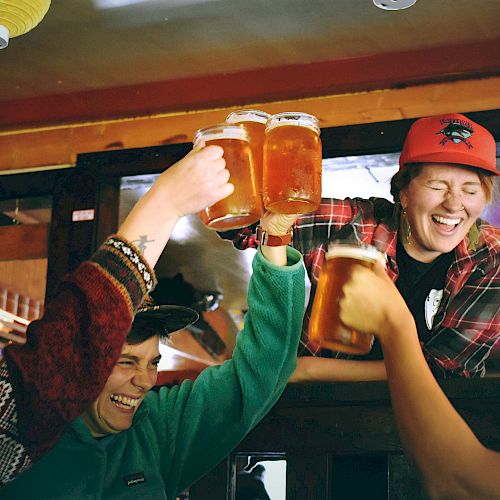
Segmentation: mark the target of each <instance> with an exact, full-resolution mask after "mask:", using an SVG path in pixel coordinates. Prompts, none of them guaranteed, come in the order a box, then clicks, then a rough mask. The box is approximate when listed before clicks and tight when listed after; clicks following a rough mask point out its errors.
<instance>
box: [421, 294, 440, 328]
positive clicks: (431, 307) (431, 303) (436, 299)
mask: <svg viewBox="0 0 500 500" xmlns="http://www.w3.org/2000/svg"><path fill="white" fill-rule="evenodd" d="M442 298H443V290H434V289H432V290H431V291H430V292H429V295H428V296H427V298H426V299H425V305H424V311H425V323H426V325H427V328H428V329H429V330H431V329H432V323H433V322H434V316H435V315H436V313H437V310H438V307H439V304H441V299H442Z"/></svg>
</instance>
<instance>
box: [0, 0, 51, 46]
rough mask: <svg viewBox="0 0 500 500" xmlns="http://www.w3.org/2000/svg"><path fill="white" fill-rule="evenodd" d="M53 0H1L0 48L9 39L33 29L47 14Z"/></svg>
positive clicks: (7, 43)
mask: <svg viewBox="0 0 500 500" xmlns="http://www.w3.org/2000/svg"><path fill="white" fill-rule="evenodd" d="M50 1H51V0H2V1H0V49H4V48H5V47H7V45H9V39H10V38H14V37H16V36H20V35H24V34H25V33H28V31H30V30H32V29H33V28H34V27H35V26H36V25H37V24H38V23H39V22H40V21H41V20H42V19H43V17H44V16H45V14H47V11H48V10H49V7H50Z"/></svg>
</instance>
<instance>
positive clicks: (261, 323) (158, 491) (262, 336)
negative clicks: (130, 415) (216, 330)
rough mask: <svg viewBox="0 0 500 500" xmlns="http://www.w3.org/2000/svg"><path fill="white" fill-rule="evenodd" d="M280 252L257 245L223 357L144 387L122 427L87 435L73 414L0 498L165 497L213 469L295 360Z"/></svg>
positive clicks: (296, 273)
mask: <svg viewBox="0 0 500 500" xmlns="http://www.w3.org/2000/svg"><path fill="white" fill-rule="evenodd" d="M287 252H288V264H289V265H288V266H286V267H279V266H275V265H273V264H270V263H269V262H268V261H266V259H265V258H264V257H263V255H262V254H261V251H260V250H259V251H258V252H257V254H256V256H255V258H254V261H253V275H252V277H251V280H250V284H249V290H248V305H249V308H248V313H247V314H246V316H245V322H244V328H243V330H242V331H241V332H240V333H239V335H238V339H237V343H236V348H235V350H234V353H233V357H232V359H230V360H228V361H226V362H224V363H223V364H222V365H220V366H214V367H210V368H206V369H205V370H203V372H202V373H201V374H200V375H199V376H198V378H197V379H196V380H195V381H194V382H192V381H190V380H186V381H184V382H183V383H182V384H180V385H178V386H175V387H172V388H166V387H162V388H161V389H160V391H159V392H154V391H152V392H150V393H149V394H148V395H147V397H146V398H145V400H144V401H143V403H142V405H141V406H140V407H139V409H138V410H137V413H136V416H135V417H134V422H133V425H132V427H131V428H130V429H128V430H126V431H123V432H120V433H118V434H114V435H109V436H106V437H104V438H102V439H94V438H93V437H92V436H91V435H90V433H89V431H88V429H87V427H86V425H85V424H84V423H83V421H82V420H81V419H80V418H79V419H77V420H76V421H75V422H74V423H73V424H72V425H71V427H70V428H69V429H68V431H67V432H66V433H65V435H64V437H63V438H62V439H61V441H60V442H59V443H58V444H57V445H56V446H55V448H54V449H53V450H52V451H50V452H49V453H48V454H47V455H46V456H45V457H43V458H42V459H41V460H40V461H39V462H37V463H36V464H34V466H33V467H32V468H31V469H30V470H29V471H27V472H26V473H24V474H23V475H21V476H20V477H19V478H18V479H16V480H15V481H13V482H12V483H10V484H8V485H6V486H4V487H2V488H1V489H0V498H1V499H2V500H8V499H11V500H21V499H29V500H34V499H36V500H42V499H50V500H54V499H71V500H82V499H96V500H97V499H103V498H106V499H107V498H110V499H125V498H131V499H132V498H133V499H141V500H144V499H155V500H158V499H168V500H171V499H175V495H176V493H178V492H180V491H182V490H183V489H184V488H186V487H187V486H189V485H190V484H192V483H193V482H195V481H196V480H197V479H199V478H200V477H201V476H203V475H204V474H205V473H206V472H208V471H209V470H210V469H212V468H213V467H214V466H215V465H216V464H217V463H219V462H220V461H221V460H222V459H223V458H224V457H225V456H226V455H227V454H228V453H230V452H231V450H232V449H233V448H234V447H235V446H236V445H237V444H238V443H239V442H240V441H241V440H242V438H243V437H244V436H245V435H246V434H247V433H248V432H249V431H250V430H251V429H252V428H253V427H254V426H255V425H256V424H257V422H259V420H261V419H262V417H263V416H264V415H265V414H266V412H267V411H268V410H269V409H270V408H271V407H272V406H273V405H274V403H275V402H276V401H277V399H278V398H279V396H280V395H281V393H282V391H283V390H284V388H285V386H286V383H287V380H288V378H289V377H290V375H291V374H292V372H293V370H294V368H295V366H296V354H297V348H298V342H299V337H300V331H301V326H302V318H303V314H304V300H305V282H304V267H303V264H302V258H301V255H300V254H299V253H298V252H297V251H296V250H294V249H292V248H290V247H289V248H288V249H287Z"/></svg>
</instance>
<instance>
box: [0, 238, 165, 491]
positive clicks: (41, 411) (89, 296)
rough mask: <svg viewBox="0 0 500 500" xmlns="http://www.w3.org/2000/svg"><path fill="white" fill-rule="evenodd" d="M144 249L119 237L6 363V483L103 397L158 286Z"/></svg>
mask: <svg viewBox="0 0 500 500" xmlns="http://www.w3.org/2000/svg"><path fill="white" fill-rule="evenodd" d="M155 279H156V278H155V276H154V272H153V271H152V269H150V267H149V266H148V264H147V263H146V262H145V261H144V260H143V258H142V257H141V255H140V253H139V251H138V250H137V249H136V248H135V247H134V246H133V245H131V244H130V243H128V242H126V241H124V240H123V239H121V238H120V237H118V236H114V237H111V238H110V239H109V240H108V241H107V242H106V243H105V244H104V245H102V246H101V247H100V248H99V250H98V251H97V252H96V253H95V255H94V256H93V257H92V259H90V260H89V261H87V262H84V263H82V264H81V265H80V266H79V267H78V268H77V269H76V271H75V272H74V273H72V274H70V275H68V276H67V277H66V278H65V279H64V280H63V281H62V282H61V284H60V286H59V289H58V292H57V295H56V297H55V298H54V300H52V301H51V303H50V304H48V305H47V307H46V309H45V313H44V316H43V317H42V318H41V319H39V320H36V321H33V322H31V323H30V325H29V326H28V331H27V342H26V344H25V345H22V346H21V345H11V346H9V347H7V348H6V349H5V351H4V360H3V362H2V364H1V365H0V483H6V482H8V481H11V480H13V479H14V478H15V477H16V476H17V475H18V474H20V473H21V472H23V470H25V469H26V468H27V467H28V466H29V465H30V463H31V462H32V461H34V460H36V459H38V458H39V457H40V456H41V455H42V454H43V453H44V452H46V451H47V450H48V449H50V448H51V447H52V446H53V445H54V444H55V443H56V442H57V440H58V439H59V438H60V437H61V436H62V434H63V432H64V430H65V428H66V426H67V425H68V424H69V423H70V422H71V421H73V420H74V419H75V418H77V417H78V416H79V415H80V414H81V412H82V411H83V410H84V409H85V408H86V407H87V406H88V405H89V404H90V403H91V402H92V401H94V399H95V398H96V397H97V396H98V395H99V393H100V391H101V390H102V387H103V386H104V384H105V383H106V380H107V378H108V376H109V373H110V372H111V370H112V368H113V366H114V364H115V362H116V359H117V357H118V356H119V354H120V352H121V348H122V345H123V341H124V339H125V336H126V335H127V333H128V331H129V329H130V325H131V323H132V320H133V316H134V313H135V310H136V308H137V307H138V306H139V305H140V303H141V302H142V299H143V297H144V295H145V294H146V293H147V292H148V291H149V290H150V289H151V288H152V287H153V286H154V284H155Z"/></svg>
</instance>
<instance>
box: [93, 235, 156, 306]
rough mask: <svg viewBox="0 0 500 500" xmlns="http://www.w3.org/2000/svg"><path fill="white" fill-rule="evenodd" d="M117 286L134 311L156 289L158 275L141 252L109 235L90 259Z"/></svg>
mask: <svg viewBox="0 0 500 500" xmlns="http://www.w3.org/2000/svg"><path fill="white" fill-rule="evenodd" d="M90 261H91V262H93V263H94V264H97V265H98V266H100V267H101V268H102V270H103V271H104V272H105V273H106V274H107V275H108V276H109V277H110V278H111V279H112V280H113V281H114V282H115V283H116V284H117V285H118V287H119V288H120V290H121V292H122V294H123V295H124V296H125V298H126V299H128V300H127V302H129V303H130V304H131V307H132V310H133V311H136V310H137V308H138V307H139V306H140V305H141V303H142V301H143V299H144V296H145V295H146V294H148V293H149V292H150V291H151V290H153V288H154V287H155V286H156V283H157V280H156V274H155V272H154V270H153V269H152V268H151V266H150V265H149V264H148V263H147V261H146V260H145V259H144V257H143V255H142V254H141V252H140V250H139V249H138V248H137V247H136V246H135V245H134V244H133V243H130V242H129V241H127V240H126V239H124V238H122V237H121V236H118V235H116V234H114V235H112V236H110V237H109V238H108V239H107V240H106V241H105V242H104V243H103V244H102V245H101V246H100V247H99V248H98V249H97V251H96V252H95V254H94V255H93V256H92V257H91V259H90Z"/></svg>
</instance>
